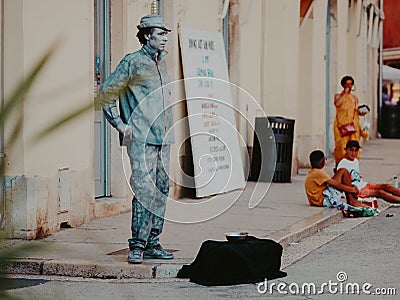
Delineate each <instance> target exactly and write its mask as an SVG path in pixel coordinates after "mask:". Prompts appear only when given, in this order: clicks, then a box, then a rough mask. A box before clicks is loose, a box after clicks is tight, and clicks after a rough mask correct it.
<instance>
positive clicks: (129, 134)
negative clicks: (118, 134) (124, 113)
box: [124, 126, 133, 139]
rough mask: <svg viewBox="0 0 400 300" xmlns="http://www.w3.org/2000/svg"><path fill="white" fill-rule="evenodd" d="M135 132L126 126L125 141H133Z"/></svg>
mask: <svg viewBox="0 0 400 300" xmlns="http://www.w3.org/2000/svg"><path fill="white" fill-rule="evenodd" d="M132 138H133V131H132V127H131V126H126V127H125V131H124V139H132Z"/></svg>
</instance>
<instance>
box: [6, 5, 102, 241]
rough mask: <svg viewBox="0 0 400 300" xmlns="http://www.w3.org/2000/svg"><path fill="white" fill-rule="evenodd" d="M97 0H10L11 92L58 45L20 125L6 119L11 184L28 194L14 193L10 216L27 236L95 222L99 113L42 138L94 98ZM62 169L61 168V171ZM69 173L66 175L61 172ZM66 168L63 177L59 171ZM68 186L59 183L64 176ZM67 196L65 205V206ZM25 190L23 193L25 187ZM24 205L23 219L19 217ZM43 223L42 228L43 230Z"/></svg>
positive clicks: (23, 110) (8, 77) (8, 50)
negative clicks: (41, 135)
mask: <svg viewBox="0 0 400 300" xmlns="http://www.w3.org/2000/svg"><path fill="white" fill-rule="evenodd" d="M92 2H93V1H91V0H84V1H81V0H72V1H62V0H55V1H53V0H51V1H50V0H41V1H19V0H17V1H14V0H6V1H5V20H4V21H5V49H4V55H5V93H6V97H7V95H10V93H11V91H12V90H13V89H14V88H15V86H16V84H17V83H18V82H20V81H21V80H22V79H23V78H26V76H27V75H28V74H29V72H30V70H31V69H32V67H33V66H34V65H35V63H36V62H37V61H38V60H39V59H40V57H41V56H42V55H43V54H44V53H45V52H46V51H47V50H48V49H49V48H50V46H51V45H54V44H56V49H55V51H54V53H53V55H52V56H51V58H50V60H49V61H48V64H47V65H46V66H45V68H44V69H43V72H42V73H41V74H40V76H39V77H38V78H37V80H36V82H35V84H34V86H33V88H32V89H31V91H30V92H29V96H28V97H27V99H26V101H25V102H24V104H23V106H22V107H21V109H20V110H19V113H21V114H22V116H23V123H22V130H21V133H20V135H19V136H18V137H17V138H14V137H11V136H10V132H11V131H12V130H13V128H14V126H13V125H12V123H10V124H7V125H6V128H5V130H6V145H7V144H10V143H11V142H12V140H13V141H14V140H15V144H14V145H13V147H11V148H10V147H6V154H7V158H6V162H7V169H6V174H7V175H8V179H9V182H10V184H11V186H12V187H13V189H14V190H22V191H26V193H25V194H26V196H21V197H17V196H16V195H15V194H13V193H9V194H8V196H9V197H8V198H7V199H6V200H7V204H8V211H9V214H8V219H9V223H10V224H12V225H13V227H14V229H15V230H16V235H18V234H19V233H18V231H20V233H22V235H26V237H35V236H36V234H38V233H39V234H40V235H43V234H47V233H48V232H51V231H54V230H56V229H57V228H59V224H60V222H64V221H65V222H69V223H70V224H71V225H74V224H79V223H82V222H84V221H86V220H89V219H90V218H91V215H92V208H93V207H92V204H93V200H94V199H93V182H92V181H93V180H92V178H93V112H92V111H91V110H89V111H88V112H87V113H85V114H84V115H82V116H80V117H79V118H77V119H75V120H74V122H70V123H68V125H65V126H63V127H62V128H60V129H59V130H57V131H55V132H53V133H51V134H49V135H47V136H46V137H44V138H43V139H40V140H39V139H37V135H38V134H39V133H40V132H42V131H43V130H44V129H45V128H47V127H48V126H50V125H51V124H52V123H53V122H55V121H56V120H58V119H60V118H61V117H63V116H65V115H66V114H68V113H70V112H72V111H73V110H74V109H76V108H78V107H82V106H83V105H85V104H86V105H87V104H90V103H92V101H93V78H94V77H93V76H94V74H93V36H94V35H93V3H92ZM60 169H61V170H62V171H63V172H62V173H60V172H61V171H60ZM66 173H68V174H69V175H68V176H64V175H63V174H66ZM60 174H61V175H60ZM60 176H61V177H63V179H64V181H63V184H64V186H60V184H59V177H60ZM60 193H61V199H63V201H64V203H63V207H64V208H67V211H64V212H63V213H60V212H59V205H60V201H61V200H60ZM22 194H24V193H22ZM15 207H18V211H19V212H18V213H21V212H23V211H26V212H27V215H26V214H23V215H22V216H23V217H21V218H20V217H19V216H18V215H16V213H17V210H16V209H13V208H15ZM39 228H40V230H39Z"/></svg>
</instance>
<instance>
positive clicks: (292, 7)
mask: <svg viewBox="0 0 400 300" xmlns="http://www.w3.org/2000/svg"><path fill="white" fill-rule="evenodd" d="M328 1H330V3H331V4H332V11H331V24H332V26H331V31H330V34H331V41H330V42H331V55H330V56H329V57H328V56H327V51H326V47H325V44H326V13H327V11H326V7H327V3H328ZM4 2H5V48H4V55H5V66H4V69H5V77H4V83H5V93H6V96H7V95H10V93H11V91H12V89H13V88H14V87H15V86H16V84H17V82H19V81H20V80H21V79H22V78H24V77H25V76H26V75H27V74H28V72H29V70H30V68H31V67H32V65H33V64H34V62H35V61H37V59H38V58H39V57H40V56H41V55H42V54H43V53H44V52H45V51H46V49H48V47H50V45H51V44H53V43H54V42H55V41H58V48H57V50H56V51H55V53H54V55H53V56H52V58H51V60H50V62H49V63H48V65H46V67H45V69H44V72H43V73H42V74H41V76H40V77H39V78H38V80H37V82H36V83H35V86H34V88H33V89H32V91H31V92H30V93H29V97H28V98H27V101H26V102H25V104H24V105H23V107H22V108H20V109H19V110H17V112H16V113H14V115H13V118H12V120H11V121H10V123H9V124H8V125H7V126H6V140H7V139H8V140H9V139H10V137H11V132H12V130H13V128H15V120H16V119H17V117H18V115H19V114H22V116H23V123H22V130H21V134H20V135H19V136H18V137H17V138H14V139H13V142H14V143H13V145H12V147H11V146H10V144H8V147H7V148H6V152H7V170H6V175H7V177H6V187H7V192H6V201H7V202H6V204H7V216H6V217H7V221H8V225H9V226H10V227H11V228H13V229H14V236H23V237H26V238H35V237H38V236H45V235H47V234H48V233H51V232H54V231H56V230H57V229H59V227H60V224H61V223H63V222H67V223H69V224H70V225H76V224H79V223H82V222H85V221H87V220H89V219H91V218H94V217H100V216H106V215H109V214H114V213H119V212H122V211H127V210H129V209H130V199H131V197H132V192H131V191H130V188H129V185H128V183H127V177H129V175H130V174H129V172H130V168H129V162H128V159H127V156H126V153H125V148H123V147H120V146H119V142H118V136H117V132H116V130H114V129H110V130H111V135H110V141H109V143H110V153H111V155H110V158H109V164H110V170H111V195H112V196H113V197H114V200H109V199H100V200H97V199H96V200H95V199H94V179H93V177H94V171H93V170H94V163H95V162H94V156H93V152H94V111H93V110H89V111H88V112H87V113H85V114H83V115H82V116H80V117H79V118H77V119H76V120H74V122H71V123H68V124H67V125H65V126H63V127H62V128H60V129H58V130H57V131H55V132H54V133H51V134H49V135H48V136H46V137H45V138H44V139H41V140H37V139H36V138H35V137H36V135H37V134H38V133H39V132H40V131H41V130H43V129H44V128H46V126H48V125H49V124H51V123H52V122H53V121H55V120H57V119H58V118H60V117H61V116H63V115H65V114H66V113H68V112H70V111H72V110H73V109H74V108H77V107H79V106H81V105H83V104H89V103H91V101H92V99H93V96H94V91H93V81H94V1H93V0H70V1H62V0H35V1H23V0H4ZM151 2H152V1H150V0H138V1H130V0H119V1H111V43H110V47H111V49H110V50H111V70H112V71H113V70H114V69H115V67H116V65H117V64H118V62H119V61H120V60H121V58H122V57H123V56H124V55H125V54H126V53H128V52H132V51H135V50H137V49H139V48H140V45H139V43H138V41H137V38H136V33H137V29H136V25H137V24H138V23H139V20H140V18H141V16H143V15H146V14H149V13H150V6H151ZM311 2H313V4H312V5H313V8H312V14H311V15H310V16H309V18H307V19H303V17H301V16H300V14H301V13H302V14H303V16H304V13H305V8H306V7H307V6H308V4H309V3H311ZM161 3H162V7H161V11H162V14H163V15H164V18H165V21H166V23H167V25H168V26H170V27H171V28H172V30H173V31H172V32H171V33H170V34H169V35H168V38H169V43H168V45H167V50H168V51H169V55H168V56H167V57H166V61H167V64H168V68H169V74H170V77H171V80H172V81H174V82H175V81H176V82H175V83H174V85H173V89H172V93H173V99H175V101H176V103H177V105H175V106H174V118H175V121H178V120H181V119H182V118H184V117H185V116H186V107H185V103H184V102H182V101H181V100H183V99H184V89H183V82H182V81H181V79H182V78H183V75H182V66H181V58H180V49H179V38H178V32H179V28H180V27H188V28H193V29H201V30H210V31H221V30H222V24H223V20H222V19H221V18H219V17H218V15H219V14H220V13H221V11H222V7H223V3H224V2H223V1H222V0H218V1H215V0H203V1H197V0H173V1H172V0H163V1H161ZM361 5H362V1H354V9H353V11H352V13H351V18H350V20H351V26H350V29H349V31H348V32H347V29H348V14H349V13H350V12H349V5H348V1H340V0H336V1H335V0H315V1H309V0H305V1H293V0H268V1H265V0H252V1H248V0H231V1H230V6H229V30H230V36H229V57H228V61H229V76H230V80H231V82H232V83H233V85H235V86H237V88H235V91H234V93H233V95H234V99H233V103H234V105H235V106H236V107H237V108H238V110H239V112H240V113H241V114H242V115H241V116H240V113H238V115H237V118H238V131H239V133H240V135H241V136H242V137H243V138H244V140H245V141H246V142H247V146H248V147H251V146H252V144H253V133H254V128H253V126H254V119H255V117H256V116H262V115H264V114H266V115H269V116H283V117H285V118H290V119H295V121H296V123H295V139H294V155H293V163H292V165H293V170H292V173H295V172H297V168H298V167H305V166H308V154H309V152H310V151H311V150H312V149H315V148H321V149H324V148H325V147H326V145H325V136H326V135H327V134H328V135H329V137H330V138H329V141H330V142H329V145H328V146H329V149H330V151H333V145H334V143H333V136H332V131H333V130H332V124H333V121H334V117H335V108H334V106H333V100H332V99H333V95H334V93H336V92H338V91H340V86H339V82H340V78H341V77H342V76H343V75H344V74H351V75H353V76H354V77H355V79H356V83H357V90H356V91H355V94H356V95H357V96H358V97H359V98H360V100H361V101H360V102H362V103H366V104H369V105H370V106H371V107H372V108H373V112H372V113H371V115H370V116H371V122H372V123H373V127H372V130H371V132H373V130H374V126H375V125H374V122H375V121H374V118H375V114H376V110H375V103H376V90H377V87H376V82H377V80H376V79H377V56H376V55H377V48H376V45H372V44H368V41H367V37H368V34H367V33H368V31H366V19H364V21H365V22H364V21H363V22H362V27H361V30H360V34H359V31H358V30H359V29H358V24H359V23H358V21H359V15H360V12H362V13H363V11H362V7H361ZM300 8H302V10H301V11H300ZM302 22H304V23H303V26H302V27H301V28H300V24H301V23H302ZM327 59H329V62H330V69H329V72H328V73H327V72H326V61H327ZM327 74H329V76H330V77H329V88H330V94H329V97H328V98H329V99H326V98H327V97H326V88H327V87H326V76H327ZM327 105H328V106H329V110H330V113H329V116H326V107H327ZM327 117H328V118H329V126H328V131H327V130H326V118H327ZM175 133H176V144H175V145H173V147H172V153H171V174H172V179H178V181H179V177H180V176H181V174H182V173H181V166H182V164H184V162H185V160H187V155H188V151H187V144H186V136H187V135H188V128H187V125H186V124H185V123H183V124H182V125H180V126H178V127H177V128H176V130H175ZM242 152H243V156H245V155H247V149H242ZM245 167H246V168H248V166H245ZM170 196H171V197H173V198H178V197H180V196H182V190H181V188H180V187H179V186H177V185H175V183H174V181H171V194H170Z"/></svg>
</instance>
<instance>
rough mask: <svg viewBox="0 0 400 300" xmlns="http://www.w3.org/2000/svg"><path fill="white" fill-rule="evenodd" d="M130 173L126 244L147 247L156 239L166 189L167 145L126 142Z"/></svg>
mask: <svg viewBox="0 0 400 300" xmlns="http://www.w3.org/2000/svg"><path fill="white" fill-rule="evenodd" d="M127 151H128V155H129V159H130V164H131V170H132V175H131V178H130V185H131V188H132V191H133V192H134V194H135V196H134V197H133V199H132V226H131V230H132V237H131V238H130V239H128V242H129V248H130V249H134V248H141V249H144V248H148V247H152V246H156V245H157V244H158V243H159V235H160V234H161V232H162V228H163V225H164V215H165V206H166V201H167V198H168V192H169V176H168V172H169V158H170V146H169V145H151V144H143V143H135V142H133V143H132V144H129V145H128V146H127Z"/></svg>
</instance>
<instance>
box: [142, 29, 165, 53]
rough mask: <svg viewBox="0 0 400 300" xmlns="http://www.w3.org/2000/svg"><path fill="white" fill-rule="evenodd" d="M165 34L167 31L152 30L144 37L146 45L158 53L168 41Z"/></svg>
mask: <svg viewBox="0 0 400 300" xmlns="http://www.w3.org/2000/svg"><path fill="white" fill-rule="evenodd" d="M167 34H168V31H166V30H163V29H161V28H154V29H153V30H152V32H151V33H150V34H148V35H147V36H146V39H147V45H148V46H150V47H152V48H154V49H157V50H158V51H162V50H164V48H165V44H166V43H167V41H168V38H167Z"/></svg>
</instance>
